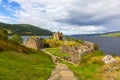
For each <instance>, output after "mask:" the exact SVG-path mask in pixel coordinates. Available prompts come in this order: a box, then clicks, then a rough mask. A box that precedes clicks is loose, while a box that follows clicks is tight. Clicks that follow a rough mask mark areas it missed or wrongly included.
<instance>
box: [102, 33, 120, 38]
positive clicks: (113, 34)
mask: <svg viewBox="0 0 120 80" xmlns="http://www.w3.org/2000/svg"><path fill="white" fill-rule="evenodd" d="M102 36H103V37H120V32H117V33H110V34H105V35H102Z"/></svg>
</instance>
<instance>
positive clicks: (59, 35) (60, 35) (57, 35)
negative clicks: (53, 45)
mask: <svg viewBox="0 0 120 80" xmlns="http://www.w3.org/2000/svg"><path fill="white" fill-rule="evenodd" d="M53 39H56V40H63V33H62V32H61V33H60V32H54V33H53Z"/></svg>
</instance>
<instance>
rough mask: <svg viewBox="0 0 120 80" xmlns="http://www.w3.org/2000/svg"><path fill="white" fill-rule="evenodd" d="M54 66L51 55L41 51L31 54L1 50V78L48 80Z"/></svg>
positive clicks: (1, 79) (8, 79)
mask: <svg viewBox="0 0 120 80" xmlns="http://www.w3.org/2000/svg"><path fill="white" fill-rule="evenodd" d="M53 68H54V64H53V63H52V60H51V58H50V56H48V55H47V54H45V53H43V52H41V51H38V52H35V53H34V54H33V53H32V54H29V55H28V54H22V53H20V52H16V51H4V52H0V80H46V78H48V76H49V75H50V73H51V70H52V69H53Z"/></svg>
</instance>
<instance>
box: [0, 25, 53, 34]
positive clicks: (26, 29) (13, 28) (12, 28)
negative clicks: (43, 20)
mask: <svg viewBox="0 0 120 80" xmlns="http://www.w3.org/2000/svg"><path fill="white" fill-rule="evenodd" d="M0 27H1V28H4V29H6V30H7V31H8V33H9V35H13V34H15V33H17V34H19V35H21V36H28V35H52V32H51V31H49V30H46V29H42V28H39V27H36V26H33V25H29V24H6V23H0Z"/></svg>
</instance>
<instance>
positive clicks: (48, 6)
mask: <svg viewBox="0 0 120 80" xmlns="http://www.w3.org/2000/svg"><path fill="white" fill-rule="evenodd" d="M0 22H4V23H12V24H13V23H25V24H32V25H35V26H39V27H41V28H45V29H49V30H51V31H61V32H63V33H64V34H93V33H103V32H111V31H120V0H0Z"/></svg>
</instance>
